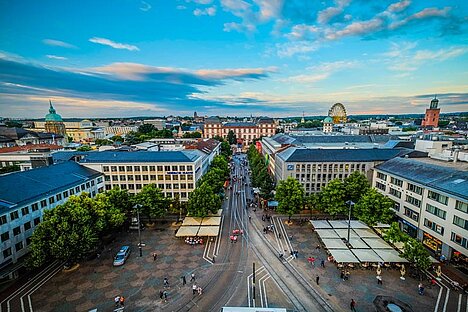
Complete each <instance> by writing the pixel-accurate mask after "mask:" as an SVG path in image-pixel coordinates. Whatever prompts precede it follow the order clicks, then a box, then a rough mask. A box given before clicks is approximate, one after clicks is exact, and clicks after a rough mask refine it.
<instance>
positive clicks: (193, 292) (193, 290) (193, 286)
mask: <svg viewBox="0 0 468 312" xmlns="http://www.w3.org/2000/svg"><path fill="white" fill-rule="evenodd" d="M196 292H197V285H196V284H193V285H192V295H195V293H196Z"/></svg>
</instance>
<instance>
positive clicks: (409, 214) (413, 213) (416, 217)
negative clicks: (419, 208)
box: [404, 206, 419, 222]
mask: <svg viewBox="0 0 468 312" xmlns="http://www.w3.org/2000/svg"><path fill="white" fill-rule="evenodd" d="M404 207H405V212H404V215H405V216H407V217H410V218H411V219H413V220H414V221H416V222H418V221H419V213H417V212H416V211H414V210H412V209H410V208H408V207H406V206H404Z"/></svg>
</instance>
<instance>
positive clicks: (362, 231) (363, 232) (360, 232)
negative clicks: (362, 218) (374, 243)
mask: <svg viewBox="0 0 468 312" xmlns="http://www.w3.org/2000/svg"><path fill="white" fill-rule="evenodd" d="M354 231H355V232H356V234H357V235H359V237H361V238H364V237H367V238H372V237H379V236H378V235H377V234H375V232H374V231H372V230H371V229H369V228H367V229H354Z"/></svg>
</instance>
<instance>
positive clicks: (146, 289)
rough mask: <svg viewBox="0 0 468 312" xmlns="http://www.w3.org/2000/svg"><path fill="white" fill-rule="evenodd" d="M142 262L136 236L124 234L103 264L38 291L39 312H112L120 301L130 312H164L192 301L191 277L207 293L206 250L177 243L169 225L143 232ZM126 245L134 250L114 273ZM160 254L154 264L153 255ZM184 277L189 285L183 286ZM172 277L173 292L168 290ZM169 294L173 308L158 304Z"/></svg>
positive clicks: (86, 265) (95, 262)
mask: <svg viewBox="0 0 468 312" xmlns="http://www.w3.org/2000/svg"><path fill="white" fill-rule="evenodd" d="M142 242H144V243H145V244H146V246H145V247H143V257H141V258H140V257H139V252H138V249H137V248H135V246H137V244H138V235H137V233H133V232H132V233H128V234H127V233H125V234H124V235H122V238H120V239H119V238H117V239H116V240H115V242H114V243H112V245H111V246H108V248H109V249H110V250H109V249H108V250H106V252H104V253H103V254H102V255H101V257H100V258H99V259H95V260H92V261H88V262H84V263H82V264H81V265H80V267H79V268H78V269H77V270H76V271H73V272H60V273H59V274H58V275H57V276H55V277H54V278H53V279H51V280H50V281H49V282H47V283H46V284H45V285H43V286H42V287H41V288H39V289H38V290H37V291H36V292H35V294H34V295H33V297H32V300H33V304H34V307H35V310H36V311H57V312H59V311H60V312H63V311H88V310H89V309H92V308H98V311H112V310H113V299H114V297H115V296H116V295H123V296H124V297H125V298H126V310H129V311H136V310H138V311H156V310H165V309H167V308H168V305H170V302H171V301H173V300H177V299H179V298H180V297H181V296H184V295H191V292H192V290H191V286H192V283H190V274H191V273H192V272H194V273H195V275H196V283H197V284H198V285H200V286H202V287H203V282H204V280H205V278H206V277H204V276H205V274H206V271H207V270H208V268H209V267H211V264H209V263H207V262H206V261H205V260H203V258H202V255H203V251H204V247H205V246H204V245H196V246H190V245H187V244H185V243H184V241H183V240H182V239H176V238H175V237H174V228H171V227H170V226H169V225H168V226H167V227H166V229H165V230H164V231H155V230H152V229H146V230H144V231H143V232H142ZM122 245H130V246H134V247H133V250H132V254H131V255H130V257H129V259H128V260H127V263H125V265H123V266H121V267H113V266H112V260H113V256H114V255H115V253H116V252H117V251H118V249H119V247H120V246H122ZM153 252H156V253H157V254H158V257H157V260H156V261H153V257H152V253H153ZM182 275H185V276H186V279H187V285H185V286H182V279H181V276H182ZM164 277H167V278H168V280H169V286H170V287H167V288H164V286H163V279H164ZM160 290H166V291H167V292H168V302H167V303H166V302H164V301H162V300H160V299H159V291H160Z"/></svg>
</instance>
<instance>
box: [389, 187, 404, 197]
mask: <svg viewBox="0 0 468 312" xmlns="http://www.w3.org/2000/svg"><path fill="white" fill-rule="evenodd" d="M389 194H390V195H393V196H395V197H398V198H401V192H400V191H397V190H395V189H393V188H390V192H389Z"/></svg>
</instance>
